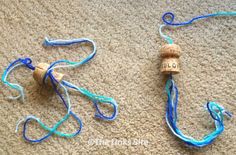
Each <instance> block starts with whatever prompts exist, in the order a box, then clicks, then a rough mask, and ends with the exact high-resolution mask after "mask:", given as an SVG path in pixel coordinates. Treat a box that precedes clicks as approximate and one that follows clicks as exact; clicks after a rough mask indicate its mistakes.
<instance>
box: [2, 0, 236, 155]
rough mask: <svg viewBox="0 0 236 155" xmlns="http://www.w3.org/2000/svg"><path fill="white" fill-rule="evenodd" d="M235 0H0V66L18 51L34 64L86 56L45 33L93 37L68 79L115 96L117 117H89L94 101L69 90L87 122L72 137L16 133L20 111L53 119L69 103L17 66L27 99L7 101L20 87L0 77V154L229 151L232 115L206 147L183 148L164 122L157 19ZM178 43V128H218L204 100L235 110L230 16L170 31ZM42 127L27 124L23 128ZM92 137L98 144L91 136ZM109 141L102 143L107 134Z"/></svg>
mask: <svg viewBox="0 0 236 155" xmlns="http://www.w3.org/2000/svg"><path fill="white" fill-rule="evenodd" d="M235 10H236V3H235V0H225V1H224V2H222V1H214V0H192V1H183V0H180V1H178V2H177V1H176V2H174V1H170V0H167V1H161V0H159V1H153V0H146V1H142V0H136V1H131V0H130V1H122V0H118V1H112V0H108V1H105V0H102V1H96V0H89V1H82V0H73V1H69V0H55V1H53V0H49V1H42V0H32V1H27V0H15V1H13V0H12V1H11V0H8V1H3V0H2V1H1V2H0V44H1V46H0V71H1V74H2V72H3V70H4V69H5V68H6V67H7V65H8V64H9V63H10V62H11V61H13V60H15V59H17V58H19V57H30V58H31V59H32V60H33V64H34V65H36V64H37V63H39V62H47V63H51V62H53V61H56V60H58V59H70V60H74V61H76V60H79V59H80V58H81V57H82V56H86V53H88V51H87V50H85V51H83V50H82V49H81V47H80V46H72V47H66V48H45V47H43V46H42V42H43V39H44V37H46V36H47V37H49V38H54V39H71V38H79V37H88V38H90V39H93V40H94V41H95V42H96V44H97V48H98V50H97V55H96V56H95V58H94V59H93V60H92V61H91V62H90V63H88V64H86V65H84V66H82V67H80V68H77V69H72V70H62V71H63V72H64V73H66V74H67V75H68V77H67V79H68V81H70V82H72V83H74V84H76V85H79V86H83V87H85V88H87V89H89V90H90V91H92V92H94V93H97V94H101V95H107V96H111V97H113V98H115V99H116V100H117V102H118V104H119V115H118V118H117V119H116V120H115V121H113V122H103V121H99V120H97V119H94V112H95V110H94V108H93V106H92V103H91V102H90V101H89V100H88V99H86V98H85V97H83V96H81V95H79V94H78V93H75V92H71V93H70V94H71V100H72V109H73V111H74V112H75V113H76V114H78V115H79V116H80V118H81V119H82V121H83V124H84V127H83V129H82V132H81V134H80V135H78V136H77V137H75V138H72V139H66V138H60V137H57V136H52V137H51V138H50V139H48V140H47V141H45V142H43V143H41V144H35V145H32V144H29V143H27V142H25V141H24V140H23V138H22V135H21V132H22V126H20V130H19V132H18V133H15V132H14V131H15V125H16V122H17V121H18V120H19V119H22V118H23V117H24V116H26V115H30V114H32V115H35V116H37V117H39V118H40V119H41V120H42V121H44V122H45V123H46V124H48V125H50V126H51V125H53V124H54V123H55V122H56V121H57V120H59V119H60V118H61V117H62V116H63V115H64V114H65V110H64V108H63V106H62V104H61V102H59V101H58V100H57V97H56V95H55V94H54V93H53V92H48V91H47V90H45V89H43V88H40V87H39V86H38V85H37V84H36V82H35V81H34V80H33V78H32V72H30V71H28V70H26V69H25V68H19V69H17V70H16V71H15V72H13V74H11V77H10V78H9V80H10V81H12V82H17V83H20V84H21V85H22V86H24V88H25V93H26V101H25V103H21V102H20V101H9V100H8V99H7V96H10V95H17V92H15V91H12V90H10V89H9V88H7V87H5V86H4V85H3V84H2V83H1V84H0V123H1V126H0V132H1V134H0V154H55V153H57V154H235V152H236V147H235V146H236V144H235V143H236V119H235V116H234V117H233V119H225V122H224V123H225V131H224V132H223V134H222V135H221V136H220V137H218V138H217V139H216V141H215V142H214V143H213V144H212V145H210V146H207V147H204V148H202V149H194V148H189V147H187V146H186V145H185V144H183V142H182V141H180V140H179V139H177V138H176V137H175V136H173V134H172V133H171V132H170V130H169V128H168V127H167V125H166V123H165V117H164V115H165V107H166V98H167V97H166V94H165V92H164V85H165V80H166V78H165V77H164V76H162V75H161V73H160V71H159V70H160V69H159V68H160V62H161V60H160V56H159V52H158V50H159V49H160V47H161V45H163V44H164V43H165V42H164V41H163V40H162V39H160V36H159V34H158V26H159V25H160V24H162V21H161V16H162V14H163V13H164V12H166V11H173V12H174V13H175V14H176V20H178V21H184V20H188V19H190V18H192V17H193V16H196V15H201V14H205V13H213V12H217V11H235ZM165 33H168V34H170V35H171V36H172V37H173V39H174V41H175V43H177V44H179V45H180V46H181V48H182V50H183V53H182V56H181V59H180V60H181V64H182V67H181V73H180V74H179V75H176V76H175V80H176V83H177V85H178V87H179V89H180V103H179V108H178V112H179V120H178V121H179V123H178V124H179V127H180V128H181V129H182V130H183V132H184V133H185V134H187V135H190V136H192V137H195V138H197V139H200V138H201V137H203V136H204V135H206V134H207V133H210V132H211V131H212V130H214V125H213V121H212V119H211V117H210V116H209V114H208V112H207V111H206V110H205V109H204V105H205V104H206V102H207V101H215V102H218V103H220V104H221V105H223V106H224V107H225V108H226V109H227V110H229V111H231V112H232V113H236V103H235V101H236V89H235V88H236V83H235V82H234V81H235V80H236V76H235V74H236V52H235V49H236V46H235V43H236V40H235V35H236V18H234V17H216V18H211V19H207V20H202V21H199V22H197V23H195V24H193V25H190V26H187V27H181V28H177V29H172V30H167V29H165ZM76 127H78V126H77V124H76V122H74V120H73V119H70V120H69V121H67V122H66V123H65V124H64V125H63V127H61V128H60V130H61V131H67V132H72V131H74V130H75V129H76ZM43 133H45V132H44V131H43V130H41V128H40V127H39V126H38V125H37V124H36V123H33V122H32V123H31V124H30V127H29V133H28V134H29V135H30V136H32V137H34V138H36V137H39V136H40V135H42V134H43ZM119 140H120V141H139V140H140V141H145V142H148V143H147V144H145V145H143V144H137V145H135V144H133V145H130V144H124V143H123V144H121V143H119V144H113V145H106V141H119ZM97 141H98V143H96V142H97ZM104 141H105V142H104Z"/></svg>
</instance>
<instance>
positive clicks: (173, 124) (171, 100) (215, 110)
mask: <svg viewBox="0 0 236 155" xmlns="http://www.w3.org/2000/svg"><path fill="white" fill-rule="evenodd" d="M215 16H236V12H217V13H213V14H207V15H202V16H197V17H194V18H193V19H191V20H189V21H186V22H182V23H174V17H175V16H174V14H173V13H171V12H167V13H165V14H164V15H163V16H162V20H163V22H164V25H161V26H160V27H159V33H160V36H161V37H162V38H163V39H165V40H166V41H167V42H168V44H173V39H172V38H171V37H169V36H167V35H165V34H163V32H162V29H163V28H164V27H166V26H174V27H179V26H185V25H189V24H192V23H193V22H194V21H197V20H200V19H204V18H209V17H215ZM168 17H169V20H167V18H168ZM166 92H167V97H168V99H167V107H166V123H167V124H168V126H169V128H170V130H171V131H172V133H173V134H174V135H175V136H177V137H178V138H179V139H181V140H182V141H184V142H185V143H186V144H187V145H189V146H194V147H204V146H207V145H209V144H211V143H212V142H213V141H214V140H215V139H216V138H217V137H218V136H219V135H220V134H221V133H222V132H223V131H224V123H223V121H224V115H226V116H228V117H232V114H231V113H229V112H227V111H226V110H225V109H224V108H223V107H222V106H220V105H219V104H217V103H215V102H208V103H207V104H206V106H205V107H206V109H207V110H208V112H209V114H210V116H211V117H212V119H213V120H214V123H215V131H213V132H211V133H210V134H208V135H207V136H204V137H203V138H202V139H201V140H197V139H194V138H193V137H190V136H187V135H185V134H183V132H181V130H180V129H179V127H178V126H177V121H178V113H177V107H178V98H179V92H178V88H177V86H176V85H175V82H174V80H173V76H172V75H171V74H170V75H169V78H168V80H167V82H166Z"/></svg>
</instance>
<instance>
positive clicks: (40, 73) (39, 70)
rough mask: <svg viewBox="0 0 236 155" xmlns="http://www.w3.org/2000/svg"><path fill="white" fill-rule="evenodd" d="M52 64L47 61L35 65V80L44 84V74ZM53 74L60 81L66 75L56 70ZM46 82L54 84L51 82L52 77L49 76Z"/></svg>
mask: <svg viewBox="0 0 236 155" xmlns="http://www.w3.org/2000/svg"><path fill="white" fill-rule="evenodd" d="M49 66H50V65H49V64H47V63H39V64H38V65H37V66H36V67H35V70H34V72H33V78H34V79H35V81H37V82H38V83H39V84H43V78H44V75H45V74H46V72H47V69H48V67H49ZM52 75H53V76H54V77H55V79H56V80H57V81H58V82H60V81H61V80H62V79H63V77H64V74H61V73H57V72H55V71H53V72H52ZM46 84H48V85H51V86H52V83H51V80H50V78H49V77H48V78H47V80H46Z"/></svg>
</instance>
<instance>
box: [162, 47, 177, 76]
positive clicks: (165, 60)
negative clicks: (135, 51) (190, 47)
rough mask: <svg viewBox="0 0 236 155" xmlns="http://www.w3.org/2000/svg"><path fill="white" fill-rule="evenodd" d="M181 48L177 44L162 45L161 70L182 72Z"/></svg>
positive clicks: (168, 72)
mask: <svg viewBox="0 0 236 155" xmlns="http://www.w3.org/2000/svg"><path fill="white" fill-rule="evenodd" d="M180 52H181V49H180V47H179V46H178V45H176V44H166V45H164V46H162V47H161V49H160V55H161V57H162V64H161V72H162V73H163V74H177V73H179V72H180V65H179V57H180Z"/></svg>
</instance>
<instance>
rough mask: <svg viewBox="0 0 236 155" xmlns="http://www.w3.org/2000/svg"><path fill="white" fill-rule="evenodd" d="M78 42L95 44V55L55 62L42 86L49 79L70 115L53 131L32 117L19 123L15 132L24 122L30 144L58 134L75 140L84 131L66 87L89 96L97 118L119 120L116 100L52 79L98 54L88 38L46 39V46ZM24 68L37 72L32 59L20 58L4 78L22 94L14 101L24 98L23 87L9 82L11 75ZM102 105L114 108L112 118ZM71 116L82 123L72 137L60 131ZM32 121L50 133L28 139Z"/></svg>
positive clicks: (93, 53) (8, 69)
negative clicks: (20, 67) (15, 70)
mask: <svg viewBox="0 0 236 155" xmlns="http://www.w3.org/2000/svg"><path fill="white" fill-rule="evenodd" d="M76 43H90V44H92V47H93V49H92V53H91V54H89V55H88V56H87V57H86V58H84V59H83V60H82V61H80V62H73V61H69V60H58V61H55V62H54V63H52V64H50V66H49V68H48V69H47V72H46V74H45V75H44V78H43V83H45V82H46V79H47V78H49V79H50V81H51V83H52V86H53V89H54V91H55V92H56V94H57V95H58V96H59V98H60V100H61V101H62V103H63V104H64V106H65V108H66V110H67V114H66V115H65V116H64V117H63V118H62V119H61V120H59V121H58V122H57V123H56V124H55V125H54V126H53V127H52V128H50V127H48V126H47V125H45V124H44V123H43V122H42V121H41V120H40V119H39V118H37V117H35V116H33V115H29V116H27V117H26V118H25V119H23V120H20V121H19V122H18V123H17V126H16V131H17V130H18V126H19V125H20V124H21V123H22V122H24V126H23V138H24V139H25V140H26V141H28V142H31V143H39V142H42V141H43V140H46V139H47V138H49V137H50V136H51V135H52V134H55V135H57V136H60V137H66V138H72V137H74V136H76V135H78V134H79V133H80V132H81V129H82V126H83V125H82V121H81V120H80V118H79V117H78V116H77V115H76V114H75V113H73V112H72V110H71V103H70V97H69V94H68V89H67V88H70V89H73V90H76V91H78V92H80V93H82V94H83V95H85V96H87V97H88V98H89V99H91V100H92V102H93V103H94V106H95V109H96V114H95V117H97V118H100V119H102V120H107V121H112V120H114V119H115V118H116V117H117V112H118V110H117V109H118V105H117V103H116V101H115V100H114V99H113V98H110V97H106V96H100V95H96V94H93V93H91V92H89V91H88V90H86V89H85V88H79V87H77V86H75V85H73V84H72V83H69V82H67V81H65V80H63V81H62V82H60V83H59V82H58V81H57V80H56V79H55V77H54V76H53V74H52V72H53V71H54V69H56V68H65V67H69V68H73V67H79V66H80V65H83V64H85V63H87V62H89V61H90V60H91V59H92V58H93V57H94V56H95V54H96V45H95V43H94V42H93V41H92V40H90V39H87V38H80V39H73V40H49V39H47V38H46V39H45V42H44V45H45V46H68V45H72V44H76ZM59 64H62V65H59ZM22 65H24V66H25V67H27V68H28V69H31V70H35V67H34V66H33V65H32V60H31V59H30V58H19V59H17V60H15V61H13V62H12V63H10V65H9V66H8V67H7V68H6V70H5V71H4V73H3V75H2V82H3V83H4V84H5V85H7V86H9V87H11V88H13V89H15V90H17V91H19V92H20V95H19V96H17V97H11V98H12V99H18V98H22V100H23V99H24V92H23V87H22V86H20V85H19V84H14V83H10V82H9V81H7V77H8V75H9V74H10V72H11V71H12V70H14V69H15V68H16V67H18V66H22ZM57 85H59V86H60V88H62V89H63V90H64V93H65V96H66V99H65V98H64V97H63V95H62V94H61V93H60V91H59V90H58V87H57ZM66 87H67V88H66ZM23 101H24V100H23ZM101 103H104V104H109V105H111V106H112V108H113V109H114V111H113V114H112V116H106V115H104V114H103V113H102V112H101V110H100V109H99V107H98V104H101ZM70 116H72V117H73V118H74V119H75V120H76V121H77V122H78V124H79V127H78V130H77V131H76V132H74V133H71V134H67V133H63V132H60V131H57V129H58V127H59V126H61V125H62V124H63V123H64V122H65V121H66V120H67V119H68V118H69V117H70ZM30 121H36V122H37V123H39V125H40V126H41V127H42V128H43V129H45V130H47V131H48V133H47V134H45V135H44V136H42V137H40V138H38V139H32V138H29V137H28V136H27V125H28V123H29V122H30Z"/></svg>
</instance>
